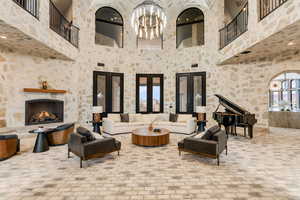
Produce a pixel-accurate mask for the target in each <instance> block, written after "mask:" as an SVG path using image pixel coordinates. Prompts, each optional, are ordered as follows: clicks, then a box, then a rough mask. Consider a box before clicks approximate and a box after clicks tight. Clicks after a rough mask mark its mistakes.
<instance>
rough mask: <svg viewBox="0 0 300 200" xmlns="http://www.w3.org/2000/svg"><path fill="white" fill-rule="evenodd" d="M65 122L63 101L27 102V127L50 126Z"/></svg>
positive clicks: (36, 100) (41, 100)
mask: <svg viewBox="0 0 300 200" xmlns="http://www.w3.org/2000/svg"><path fill="white" fill-rule="evenodd" d="M63 121H64V102H63V101H59V100H52V99H35V100H29V101H26V102H25V125H37V124H49V123H57V122H63Z"/></svg>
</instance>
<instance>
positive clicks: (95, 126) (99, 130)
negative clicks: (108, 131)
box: [92, 121, 102, 135]
mask: <svg viewBox="0 0 300 200" xmlns="http://www.w3.org/2000/svg"><path fill="white" fill-rule="evenodd" d="M92 123H93V127H94V129H93V131H94V132H96V133H99V134H100V135H101V128H100V127H101V126H102V121H101V122H95V121H92Z"/></svg>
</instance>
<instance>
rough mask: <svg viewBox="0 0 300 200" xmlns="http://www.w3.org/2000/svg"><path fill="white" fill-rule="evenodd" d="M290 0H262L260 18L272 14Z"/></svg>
mask: <svg viewBox="0 0 300 200" xmlns="http://www.w3.org/2000/svg"><path fill="white" fill-rule="evenodd" d="M287 1H288V0H260V20H262V19H264V18H265V17H266V16H268V15H269V14H271V13H272V12H273V11H274V10H276V9H277V8H279V7H280V6H281V5H282V4H284V3H285V2H287Z"/></svg>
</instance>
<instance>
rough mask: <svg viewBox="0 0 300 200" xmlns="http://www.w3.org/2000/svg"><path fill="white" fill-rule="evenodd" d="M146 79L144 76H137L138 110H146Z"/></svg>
mask: <svg viewBox="0 0 300 200" xmlns="http://www.w3.org/2000/svg"><path fill="white" fill-rule="evenodd" d="M147 83H148V79H147V78H146V77H141V78H139V111H140V112H147V90H148V86H147Z"/></svg>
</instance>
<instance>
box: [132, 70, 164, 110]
mask: <svg viewBox="0 0 300 200" xmlns="http://www.w3.org/2000/svg"><path fill="white" fill-rule="evenodd" d="M136 112H137V113H162V112H164V76H163V74H137V75H136Z"/></svg>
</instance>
